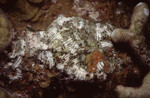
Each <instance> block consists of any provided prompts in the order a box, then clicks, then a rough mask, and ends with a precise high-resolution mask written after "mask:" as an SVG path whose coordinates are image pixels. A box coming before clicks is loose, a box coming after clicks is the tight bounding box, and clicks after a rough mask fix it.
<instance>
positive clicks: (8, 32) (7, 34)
mask: <svg viewBox="0 0 150 98" xmlns="http://www.w3.org/2000/svg"><path fill="white" fill-rule="evenodd" d="M12 35H13V29H12V25H11V23H10V21H9V20H8V18H7V17H6V16H5V15H4V13H3V12H2V11H0V50H3V49H4V48H6V47H7V46H8V45H9V44H10V42H11V40H12Z"/></svg>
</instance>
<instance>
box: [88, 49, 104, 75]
mask: <svg viewBox="0 0 150 98" xmlns="http://www.w3.org/2000/svg"><path fill="white" fill-rule="evenodd" d="M98 62H103V63H104V66H106V65H107V63H106V59H105V56H104V53H101V52H99V51H97V50H94V51H93V52H92V53H90V54H89V55H87V57H86V64H87V66H88V71H90V72H96V70H97V64H98Z"/></svg>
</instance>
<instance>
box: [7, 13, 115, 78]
mask: <svg viewBox="0 0 150 98" xmlns="http://www.w3.org/2000/svg"><path fill="white" fill-rule="evenodd" d="M114 28H115V27H114V26H112V25H111V24H108V23H104V24H101V23H92V22H89V21H88V20H84V19H82V18H79V17H65V16H63V15H59V16H58V18H57V19H55V20H54V21H53V22H52V23H51V24H50V25H49V26H48V28H47V29H46V31H38V32H32V31H30V30H26V31H25V32H24V33H23V35H22V36H20V37H19V40H18V41H14V44H13V52H12V53H10V55H12V54H15V56H14V58H15V57H18V56H27V57H34V58H37V59H38V60H39V61H40V63H42V65H43V67H44V65H48V66H49V69H51V68H53V67H54V66H56V67H55V68H57V69H58V70H60V71H61V72H62V71H63V72H66V73H67V74H68V75H69V76H70V78H73V79H75V80H90V79H93V77H94V76H97V78H98V79H103V80H104V79H106V73H105V72H103V69H104V68H103V67H104V66H105V64H104V63H103V62H99V63H98V64H97V67H98V71H97V72H90V71H88V70H87V65H86V64H85V58H86V56H87V55H88V54H89V53H91V52H92V51H94V50H97V51H100V52H103V48H105V49H106V48H111V47H113V45H112V43H111V41H109V37H110V34H111V32H112V31H113V30H114ZM16 47H20V48H18V49H16ZM105 49H104V50H105ZM10 57H11V56H10ZM22 60H23V59H22ZM112 67H114V66H112ZM110 69H111V68H110ZM112 69H113V70H114V68H112ZM113 70H112V71H113Z"/></svg>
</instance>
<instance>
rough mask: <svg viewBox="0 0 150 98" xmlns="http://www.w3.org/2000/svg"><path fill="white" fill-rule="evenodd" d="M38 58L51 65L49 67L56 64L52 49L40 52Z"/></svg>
mask: <svg viewBox="0 0 150 98" xmlns="http://www.w3.org/2000/svg"><path fill="white" fill-rule="evenodd" d="M38 59H39V60H40V61H41V62H42V63H44V64H47V65H49V68H52V67H53V66H54V65H55V62H54V60H53V54H52V53H51V52H50V51H42V52H40V53H39V54H38Z"/></svg>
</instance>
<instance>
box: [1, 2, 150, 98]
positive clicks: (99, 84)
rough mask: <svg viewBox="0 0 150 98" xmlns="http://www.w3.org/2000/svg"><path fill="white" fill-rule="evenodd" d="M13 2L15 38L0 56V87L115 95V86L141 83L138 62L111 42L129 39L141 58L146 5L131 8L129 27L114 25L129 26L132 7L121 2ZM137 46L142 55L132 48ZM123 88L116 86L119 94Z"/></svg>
mask: <svg viewBox="0 0 150 98" xmlns="http://www.w3.org/2000/svg"><path fill="white" fill-rule="evenodd" d="M8 2H10V0H9V1H8ZM115 2H116V3H115ZM6 4H7V3H6ZM14 4H15V5H14ZM18 4H20V5H18ZM22 4H24V5H22ZM2 5H3V4H2ZM4 5H5V4H4ZM12 5H13V9H12V12H11V14H9V13H8V14H7V15H8V16H9V18H10V19H11V20H12V22H13V27H14V33H13V40H12V43H11V47H10V48H9V49H7V50H5V51H4V53H3V54H2V55H1V56H0V57H1V58H2V60H1V61H0V86H1V87H2V88H6V89H7V90H8V91H10V93H11V94H13V95H16V96H19V97H25V98H28V97H29V98H30V97H33V98H39V97H41V98H47V97H48V98H57V97H58V98H59V97H65V98H66V97H67V98H89V97H90V98H100V97H102V98H111V97H114V98H116V97H117V94H116V92H115V91H114V89H115V88H116V86H117V85H118V84H119V85H127V86H129V85H130V86H133V85H134V86H137V85H138V83H139V82H140V81H142V77H143V76H144V75H143V73H142V71H141V69H140V68H139V66H136V65H134V63H133V62H134V60H132V59H131V57H130V56H129V55H128V54H127V53H121V52H120V51H118V50H116V47H114V44H113V42H114V43H117V42H124V43H129V44H130V45H131V46H132V47H133V48H134V49H135V52H137V51H138V52H137V53H138V54H139V55H138V56H139V57H140V56H141V55H143V54H145V50H146V48H147V47H146V44H145V42H144V40H145V39H144V38H145V37H144V36H143V32H142V31H143V30H142V29H143V27H144V24H145V23H146V21H147V17H148V7H147V6H146V4H144V3H139V4H138V5H137V6H136V7H135V9H134V12H133V15H132V18H131V25H130V27H129V29H121V28H120V29H116V28H118V27H122V28H123V27H127V26H128V24H129V18H130V15H129V13H130V11H129V9H131V8H128V7H127V6H126V5H125V3H124V1H119V2H118V1H115V0H100V1H99V0H94V1H93V0H22V1H21V0H17V1H15V2H13V4H12ZM24 6H26V8H21V7H24ZM10 8H12V6H10ZM14 8H15V9H18V10H14ZM28 8H33V12H32V11H30V10H31V9H28ZM19 9H20V10H19ZM37 9H38V11H37ZM143 10H144V11H143ZM6 11H7V10H6ZM12 14H13V16H14V17H13V16H11V15H12ZM31 14H32V15H31ZM142 14H143V16H142ZM23 15H24V16H23ZM28 15H29V16H28ZM137 16H138V17H137ZM12 17H13V18H12ZM16 17H17V18H20V19H21V20H29V21H18V20H16ZM115 17H116V18H115ZM113 18H115V19H116V20H115V19H113ZM106 20H109V21H106ZM99 21H104V23H97V22H99ZM110 21H111V22H112V21H114V23H111V24H110ZM16 24H17V25H16ZM37 24H38V26H37ZM34 25H35V26H34ZM114 25H115V26H117V27H115V26H114ZM45 28H46V29H45ZM113 31H114V32H113ZM129 31H130V32H131V33H127V32H129ZM112 32H113V34H112ZM127 36H128V37H127ZM111 37H112V40H113V42H112V41H111ZM143 43H144V44H143ZM139 44H140V46H139V47H141V46H142V47H143V48H144V49H145V50H143V51H144V53H143V52H141V53H139V51H140V50H139V48H135V47H136V46H138V45H139ZM143 45H144V46H143ZM122 47H123V45H122ZM136 49H137V50H136ZM146 52H147V51H146ZM142 53H143V54H142ZM146 55H147V54H146ZM3 56H4V57H3ZM143 56H144V55H143ZM139 65H140V64H139ZM8 70H9V71H8ZM136 80H138V83H137V81H136ZM144 81H145V80H144ZM144 81H143V85H145V83H144ZM133 82H134V83H133ZM135 82H136V83H135ZM121 87H123V86H117V89H116V90H117V92H118V93H120V92H119V91H121ZM87 88H90V89H87ZM123 88H126V87H123ZM141 88H142V89H143V88H144V87H143V86H141V87H140V88H139V89H141ZM127 89H128V88H127ZM145 89H148V88H146V87H145ZM133 90H135V88H133ZM131 92H132V91H131ZM133 92H134V91H133ZM87 93H88V94H87ZM144 93H147V92H144ZM119 95H120V96H122V95H123V94H121V93H120V94H119ZM126 95H127V94H126ZM123 96H124V95H123ZM139 96H140V95H139Z"/></svg>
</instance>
